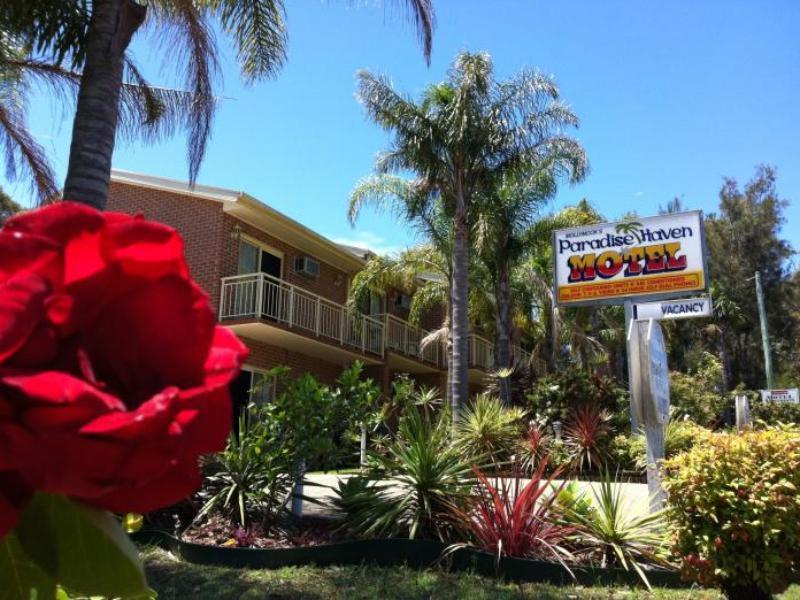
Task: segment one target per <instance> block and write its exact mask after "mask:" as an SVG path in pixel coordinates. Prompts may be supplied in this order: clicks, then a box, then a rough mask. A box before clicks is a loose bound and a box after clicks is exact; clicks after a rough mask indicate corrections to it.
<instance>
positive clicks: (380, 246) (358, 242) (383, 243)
mask: <svg viewBox="0 0 800 600" xmlns="http://www.w3.org/2000/svg"><path fill="white" fill-rule="evenodd" d="M330 238H331V240H332V241H333V242H336V243H337V244H346V245H348V246H355V247H356V248H363V249H364V250H371V251H372V252H375V253H376V254H396V253H398V252H400V251H402V250H405V248H406V247H405V246H404V245H401V244H392V243H389V242H388V241H387V240H386V238H384V237H382V236H380V235H377V234H375V233H373V232H371V231H356V232H354V236H353V237H332V236H330Z"/></svg>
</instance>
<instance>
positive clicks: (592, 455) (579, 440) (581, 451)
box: [564, 404, 611, 471]
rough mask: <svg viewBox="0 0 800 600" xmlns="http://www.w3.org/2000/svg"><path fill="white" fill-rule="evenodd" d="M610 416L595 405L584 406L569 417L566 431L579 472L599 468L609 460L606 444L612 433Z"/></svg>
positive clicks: (566, 438)
mask: <svg viewBox="0 0 800 600" xmlns="http://www.w3.org/2000/svg"><path fill="white" fill-rule="evenodd" d="M608 421H609V415H608V413H606V412H605V411H603V410H600V409H599V408H597V407H596V406H594V405H593V404H582V405H581V406H579V407H578V408H576V409H575V410H574V411H572V414H571V415H570V416H569V419H568V420H567V425H566V428H565V431H564V438H565V441H566V444H567V447H568V448H569V449H570V452H571V453H572V457H573V459H572V462H573V464H574V466H575V468H577V469H578V470H581V471H582V470H583V469H584V467H588V468H590V469H591V468H592V467H594V468H598V467H601V466H603V464H604V463H605V461H606V458H607V452H606V450H605V447H604V444H605V442H606V441H607V438H608V434H609V432H610V431H611V428H610V426H609V423H608Z"/></svg>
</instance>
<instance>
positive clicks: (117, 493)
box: [81, 461, 202, 513]
mask: <svg viewBox="0 0 800 600" xmlns="http://www.w3.org/2000/svg"><path fill="white" fill-rule="evenodd" d="M201 482H202V479H201V477H200V472H199V470H198V468H197V464H196V461H174V462H172V463H171V464H169V465H168V468H167V469H166V470H165V471H164V472H163V473H162V474H161V475H160V476H159V477H157V478H155V479H146V480H140V481H138V482H136V483H132V484H130V485H125V486H120V487H117V488H115V489H114V490H113V491H112V492H109V493H108V494H104V495H102V496H95V497H84V498H81V499H82V500H83V501H84V502H86V503H87V504H91V505H93V506H96V507H98V508H102V509H105V510H110V511H112V512H116V513H125V512H138V513H146V512H150V511H151V510H155V509H157V508H162V507H164V506H169V505H170V504H175V503H176V502H178V501H179V500H182V499H184V498H186V497H187V496H189V495H190V494H192V493H193V492H194V491H195V490H197V489H198V488H199V487H200V484H201Z"/></svg>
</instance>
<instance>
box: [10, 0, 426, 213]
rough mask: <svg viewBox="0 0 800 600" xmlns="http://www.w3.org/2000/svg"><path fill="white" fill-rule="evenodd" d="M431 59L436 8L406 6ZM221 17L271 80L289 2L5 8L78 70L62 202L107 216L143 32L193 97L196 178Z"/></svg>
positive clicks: (211, 108)
mask: <svg viewBox="0 0 800 600" xmlns="http://www.w3.org/2000/svg"><path fill="white" fill-rule="evenodd" d="M403 3H404V4H405V6H406V7H407V8H408V9H409V12H410V13H411V15H412V19H413V20H414V22H415V24H416V26H417V30H418V31H419V36H420V38H421V40H422V44H423V48H424V51H425V56H426V57H429V56H430V49H431V36H432V30H433V9H432V6H431V2H430V0H404V2H403ZM212 19H216V21H217V22H218V23H219V24H220V26H221V28H222V29H223V30H224V31H225V32H226V33H228V34H229V35H230V36H231V37H232V39H233V41H234V44H235V45H236V49H237V53H238V58H239V63H240V66H241V71H242V74H243V76H244V77H245V79H246V80H247V81H257V80H261V79H264V78H266V77H270V76H273V75H275V74H276V73H277V71H278V70H279V69H280V67H281V66H282V64H283V63H284V61H285V59H286V42H287V34H286V23H285V15H284V6H283V0H252V1H250V2H242V1H240V0H149V1H148V2H147V3H146V5H145V4H140V3H139V2H137V1H136V0H4V2H3V3H2V6H0V31H3V32H6V33H9V34H12V35H14V36H16V37H18V38H19V39H21V40H22V42H23V44H24V45H25V46H26V47H30V48H32V49H34V50H35V51H36V52H37V53H39V54H41V55H43V56H44V57H45V58H44V60H45V62H47V63H50V64H53V65H57V66H59V67H64V66H66V67H68V68H69V69H71V70H75V71H79V72H80V87H79V92H78V100H77V106H76V111H75V120H74V123H73V129H72V144H71V147H70V157H69V164H68V168H67V177H66V182H65V185H64V197H66V198H71V199H75V200H79V201H82V202H86V203H87V204H90V205H92V206H95V207H97V208H101V209H102V208H104V207H105V204H106V200H107V195H108V185H109V180H110V176H111V160H112V155H113V152H114V143H115V139H116V135H117V129H118V124H119V105H120V97H121V95H122V93H123V92H122V90H123V82H124V81H125V72H126V70H130V67H131V65H132V63H131V59H130V57H129V56H128V47H129V45H130V43H131V40H132V39H133V37H134V35H136V34H137V32H138V31H139V30H140V28H142V27H143V26H146V27H149V28H152V29H154V30H155V32H156V33H159V34H161V35H164V36H165V37H166V38H167V39H168V42H169V43H168V44H167V45H165V47H168V48H169V53H168V54H167V56H166V61H167V62H168V64H169V65H171V66H175V67H176V68H177V69H178V71H179V72H180V73H181V74H182V75H183V76H184V79H185V82H184V83H185V88H186V90H188V91H189V92H190V93H191V95H192V100H191V103H190V105H189V108H190V113H189V114H188V115H187V116H186V118H185V120H184V121H183V122H182V124H183V125H184V127H185V128H186V129H187V130H188V133H189V135H188V155H189V156H188V158H189V178H190V180H191V181H192V182H194V181H195V179H196V177H197V173H198V170H199V168H200V163H201V161H202V159H203V156H204V154H205V149H206V143H207V141H208V137H209V133H210V131H211V125H212V120H213V116H214V112H215V108H216V104H217V102H216V99H215V96H214V85H213V81H214V78H215V75H216V72H217V67H218V63H217V48H216V44H215V41H214V38H213V34H212V30H211V20H212Z"/></svg>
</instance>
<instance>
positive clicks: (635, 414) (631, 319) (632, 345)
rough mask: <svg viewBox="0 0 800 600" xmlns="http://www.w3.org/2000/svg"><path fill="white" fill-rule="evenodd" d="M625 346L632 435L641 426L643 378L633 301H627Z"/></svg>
mask: <svg viewBox="0 0 800 600" xmlns="http://www.w3.org/2000/svg"><path fill="white" fill-rule="evenodd" d="M624 306H625V346H626V350H627V353H628V393H629V395H630V400H631V433H632V434H635V433H636V432H637V431H639V428H640V426H641V423H642V420H641V406H642V402H641V377H640V370H641V369H640V368H639V328H638V327H637V326H636V319H635V315H634V310H633V301H632V300H626V301H625V304H624Z"/></svg>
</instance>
